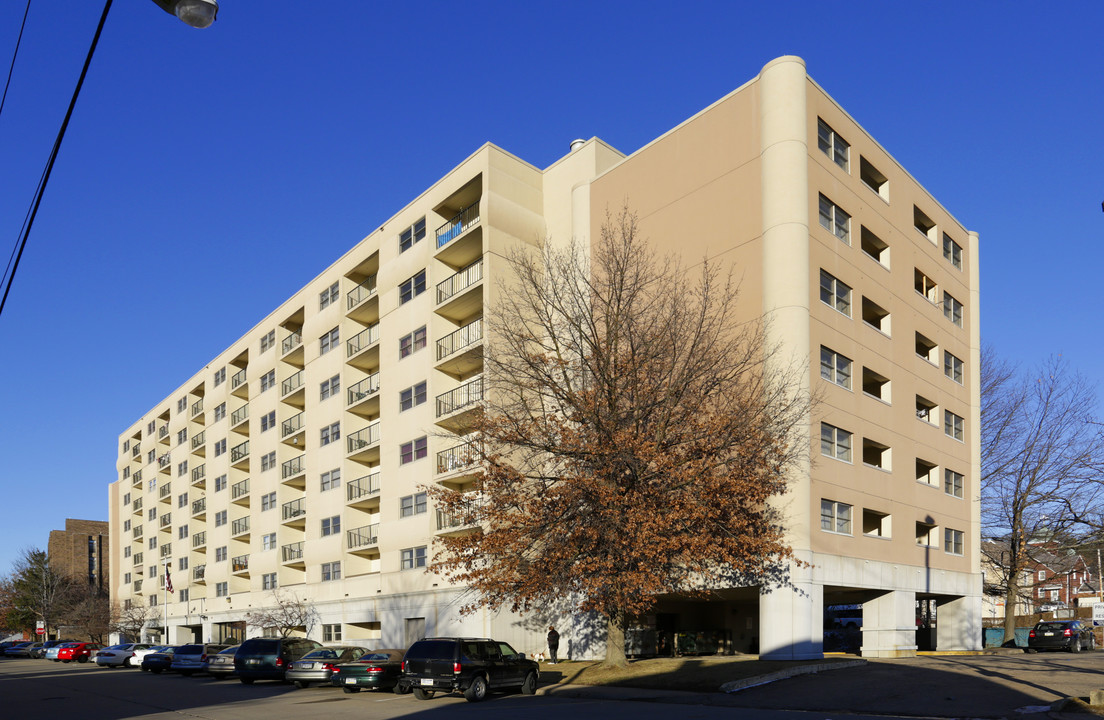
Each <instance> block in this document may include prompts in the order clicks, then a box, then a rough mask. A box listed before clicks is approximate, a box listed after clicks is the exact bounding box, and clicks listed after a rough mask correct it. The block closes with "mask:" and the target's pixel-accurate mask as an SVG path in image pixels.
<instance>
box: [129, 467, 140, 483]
mask: <svg viewBox="0 0 1104 720" xmlns="http://www.w3.org/2000/svg"><path fill="white" fill-rule="evenodd" d="M131 477H132V479H133V480H134V484H135V485H141V484H142V471H141V470H135V471H134V475H132V476H131Z"/></svg>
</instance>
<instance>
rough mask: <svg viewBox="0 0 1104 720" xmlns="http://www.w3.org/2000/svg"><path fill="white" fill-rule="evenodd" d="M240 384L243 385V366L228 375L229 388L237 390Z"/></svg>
mask: <svg viewBox="0 0 1104 720" xmlns="http://www.w3.org/2000/svg"><path fill="white" fill-rule="evenodd" d="M242 385H245V368H242V369H241V370H238V371H237V372H236V373H234V374H233V375H231V376H230V389H231V390H237V389H238V388H239V387H241V386H242Z"/></svg>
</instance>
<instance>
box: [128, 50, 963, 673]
mask: <svg viewBox="0 0 1104 720" xmlns="http://www.w3.org/2000/svg"><path fill="white" fill-rule="evenodd" d="M625 203H627V204H628V205H629V207H630V208H631V209H632V210H633V211H635V212H636V213H637V214H638V215H639V218H640V223H641V227H642V229H643V231H644V233H645V234H646V235H647V236H648V238H649V239H650V240H651V241H652V242H654V243H655V244H656V245H657V246H659V247H660V248H663V249H667V250H671V251H674V252H678V253H680V254H681V255H682V257H683V259H684V262H685V263H686V264H687V265H693V264H695V263H696V262H699V261H700V260H701V259H702V258H705V257H709V258H710V259H711V260H712V261H714V262H716V263H719V264H720V265H721V266H722V267H728V268H731V269H732V270H733V271H734V273H735V274H736V277H738V278H739V279H740V281H741V300H740V306H741V308H742V310H741V312H743V313H746V315H747V316H748V317H749V318H751V317H765V318H766V319H767V322H768V328H769V336H770V340H771V341H772V342H773V343H776V344H777V345H778V347H780V348H782V349H783V351H784V353H783V357H784V358H786V359H787V360H786V361H787V362H789V363H790V364H791V366H793V365H794V364H796V365H797V366H799V367H801V368H803V377H804V378H805V380H804V382H803V383H802V385H801V387H800V388H799V392H803V393H813V394H815V396H817V397H819V398H820V401H819V403H818V404H817V405H816V406H815V408H814V411H813V413H812V415H811V416H810V418H809V423H808V430H809V435H808V437H807V442H808V447H809V461H808V463H807V464H806V466H805V467H803V468H802V469H800V470H799V471H798V472H796V473H795V476H794V477H793V478H791V491H790V492H789V493H788V494H787V495H786V496H785V497H783V498H781V499H780V500H779V507H780V509H781V510H782V512H783V513H784V516H785V518H786V522H787V528H788V533H789V538H790V542H791V543H792V545H793V547H794V549H795V551H796V554H797V556H798V557H799V558H800V559H801V560H803V561H805V564H803V565H801V566H795V567H794V568H793V570H792V580H793V582H792V586H791V587H787V588H784V589H778V588H758V587H751V588H731V589H728V590H724V591H720V592H717V593H714V594H713V595H711V596H710V597H709V598H707V599H687V598H679V597H663V598H660V599H659V604H658V605H657V607H656V611H655V613H654V614H652V615H649V616H648V617H646V618H640V619H639V621H638V624H639V626H640V627H641V629H643V630H644V631H656V632H657V633H659V634H664V633H667V634H677V633H685V634H686V635H687V636H693V635H695V634H696V635H697V636H699V637H701V636H706V635H708V636H709V637H712V638H715V639H717V642H718V646H719V647H721V648H723V649H725V650H730V651H742V652H756V651H757V652H760V653H762V654H763V655H764V656H767V657H777V658H793V659H798V658H809V657H819V656H820V655H821V654H822V652H823V648H824V646H823V640H824V631H825V629H826V627H825V612H826V608H828V607H831V606H833V605H841V604H842V605H856V606H857V605H858V604H861V606H862V610H861V617H862V653H863V654H864V655H867V656H875V657H898V656H908V655H912V654H914V653H915V652H916V649H917V638H918V633H917V618H918V617H919V615H918V610H917V608H918V606H921V605H923V606H925V607H927V608H928V609H929V610H930V608H931V607H933V606H934V607H936V608H937V612H936V613H935V618H934V630H932V635H931V636H932V637H934V638H935V640H934V643H935V644H936V645H937V647H938V648H939V649H974V648H978V647H979V646H980V642H981V629H980V626H981V574H980V565H979V548H978V522H979V510H978V488H977V477H978V468H979V442H978V434H977V432H978V423H979V400H978V369H979V362H978V352H979V350H978V348H979V333H978V265H977V258H978V239H977V235H976V234H975V233H972V232H970V231H968V230H966V228H964V227H963V226H962V225H961V224H960V223H959V222H958V221H956V220H955V219H954V218H953V217H952V216H951V215H950V213H949V212H948V211H947V210H945V209H944V208H943V207H942V206H941V205H940V204H939V203H938V202H937V201H936V200H935V199H934V198H933V197H932V196H931V195H930V194H928V193H927V192H926V191H925V190H924V189H923V188H922V187H921V186H920V185H919V184H918V183H917V182H916V181H915V180H914V179H913V178H912V177H911V176H910V175H909V174H908V173H907V172H906V171H905V169H904V168H902V167H901V166H900V165H899V164H898V163H897V162H896V161H895V160H894V159H893V158H892V157H891V156H890V155H889V154H888V153H887V152H886V150H885V149H883V148H882V147H881V146H880V145H878V144H877V142H875V141H874V139H873V138H871V137H870V136H869V135H868V134H867V133H866V132H865V131H864V130H863V129H862V128H861V127H860V126H859V125H858V124H857V123H856V122H855V120H853V119H852V118H851V117H850V116H849V115H848V114H847V113H846V112H845V111H844V110H843V109H842V108H841V107H840V106H839V105H838V104H837V103H836V102H835V101H833V100H832V99H831V98H830V97H829V96H828V95H827V94H826V93H825V92H824V91H823V90H822V89H821V88H820V87H819V86H818V85H817V84H816V83H815V82H814V81H813V80H812V79H811V78H810V77H809V76H808V75H807V74H806V70H805V65H804V63H803V62H802V61H801V60H800V59H799V58H795V57H783V58H779V59H777V60H775V61H773V62H771V63H769V64H768V65H767V66H766V67H764V68H763V70H762V71H761V73H760V74H759V75H758V76H757V77H756V78H754V79H753V80H751V81H750V82H748V83H746V84H745V85H743V86H742V87H740V88H738V89H737V90H735V91H734V92H732V93H731V94H729V95H728V96H726V97H724V98H722V99H721V100H719V101H717V102H716V103H715V104H713V105H712V106H710V107H708V108H706V109H704V110H702V111H701V112H700V113H698V114H697V115H695V116H694V117H692V118H690V119H688V120H687V121H685V122H684V123H682V124H681V125H679V126H678V127H676V128H674V129H673V130H671V131H669V132H668V133H666V134H664V135H662V136H660V137H659V138H656V139H655V140H654V141H652V142H651V143H649V144H648V145H647V146H645V147H643V148H641V149H640V150H638V151H636V152H634V153H632V154H631V155H627V156H626V155H624V154H623V153H621V152H619V151H617V150H615V149H614V148H612V147H610V146H609V145H607V144H605V143H603V142H602V141H601V140H598V139H596V138H595V139H591V140H589V141H585V142H584V141H576V142H574V143H572V144H571V150H570V152H569V153H568V154H567V155H565V156H564V157H563V158H561V159H560V160H558V161H557V162H555V163H554V164H553V165H552V166H550V167H548V168H546V169H544V170H541V169H539V168H536V167H534V166H532V165H530V164H529V163H526V162H525V161H524V160H521V159H519V158H517V157H515V156H513V155H510V154H509V153H507V152H506V151H504V150H502V149H500V148H497V147H495V146H493V145H489V144H488V145H485V146H484V147H482V148H480V149H479V150H478V151H476V152H475V153H474V154H472V155H471V156H470V157H468V158H467V159H466V160H464V161H463V162H462V163H460V165H458V166H457V167H456V168H455V169H454V170H453V171H451V172H450V173H448V174H447V175H446V176H445V177H443V178H441V179H440V180H439V181H437V182H436V183H434V184H433V185H432V186H431V187H430V188H429V189H427V190H426V191H425V192H424V193H423V194H422V195H420V196H419V197H417V198H415V199H414V200H413V201H411V202H410V204H409V205H407V206H406V207H405V208H403V209H402V210H400V211H399V212H398V213H397V214H396V215H394V216H393V217H391V218H389V219H387V220H385V221H384V222H382V223H381V225H380V227H379V228H378V229H377V230H375V231H373V232H372V233H371V234H369V235H368V236H367V237H366V238H364V239H363V240H361V241H360V242H359V243H357V244H356V245H355V246H354V247H353V248H352V249H351V250H350V251H349V252H347V253H346V254H345V255H344V256H343V257H341V258H340V259H338V260H337V261H336V262H335V263H334V264H333V265H331V266H330V267H329V268H327V269H326V270H325V271H324V272H322V273H321V274H320V275H319V276H318V277H317V278H315V279H314V280H313V281H312V282H311V283H309V284H308V285H307V286H306V287H304V288H302V289H300V290H299V291H297V292H296V293H295V294H294V295H293V296H292V297H291V298H289V299H288V300H287V301H286V302H285V303H283V304H282V305H280V307H278V308H276V309H275V310H274V311H273V312H272V313H271V314H270V315H268V317H266V318H264V319H263V320H262V321H261V322H260V323H258V324H257V325H256V326H255V327H254V328H252V329H251V330H249V331H248V332H246V333H245V334H244V335H243V336H242V337H241V338H239V339H238V340H237V341H235V342H234V343H233V344H232V345H230V347H228V348H227V349H226V350H225V351H223V352H222V353H220V354H219V355H218V356H217V357H216V358H214V359H213V360H212V361H211V362H210V363H209V364H208V365H207V366H206V367H204V368H202V369H200V370H199V371H198V372H197V373H196V374H195V375H194V376H193V377H191V378H190V379H189V380H187V381H186V382H185V383H183V384H182V385H180V386H179V387H177V388H176V389H174V390H173V391H172V392H170V393H169V394H168V395H167V396H166V397H165V398H164V399H162V400H161V401H160V402H158V403H157V404H156V405H154V406H153V407H152V408H151V409H150V410H149V412H147V413H146V414H145V415H143V416H142V417H141V418H139V419H137V421H136V422H135V423H134V424H133V425H132V426H131V427H129V428H128V429H127V430H126V431H125V432H123V433H122V434H121V435H120V438H119V448H118V452H119V459H118V467H117V469H118V479H117V480H116V481H115V482H114V483H112V485H111V487H110V524H111V534H112V542H111V544H110V547H111V553H112V556H113V557H112V562H111V563H110V567H111V588H112V595H113V597H114V598H115V599H116V600H118V601H120V602H121V603H124V604H126V603H130V604H142V605H151V606H156V608H157V615H158V617H159V618H165V619H166V620H167V631H166V629H165V628H164V627H163V626H164V625H165V624H166V621H165V620H162V619H158V620H151V623H150V626H149V631H150V633H155V634H158V635H162V634H163V633H165V632H167V634H168V640H169V641H173V642H182V641H188V640H192V639H202V640H206V639H211V640H220V639H231V638H240V637H242V636H243V635H246V634H248V635H252V634H255V633H260V632H261V631H262V628H254V627H248V626H247V623H246V615H247V614H248V613H249V612H251V611H255V610H257V609H258V608H263V607H265V606H266V605H271V604H272V603H273V592H272V589H273V588H276V587H279V588H281V589H282V591H283V592H286V593H298V594H299V596H301V597H304V598H309V600H310V602H311V603H313V605H314V607H315V608H316V609H317V612H318V625H317V626H316V627H314V628H312V629H311V631H310V632H311V635H312V637H315V638H316V639H319V640H323V641H336V640H342V641H351V642H357V643H361V644H368V645H384V646H388V647H395V646H405V645H406V644H408V643H409V642H411V640H412V639H414V638H416V637H419V636H422V635H430V634H472V635H480V636H493V637H496V638H499V639H502V640H506V641H509V642H511V643H512V644H514V645H515V647H518V648H519V649H524V650H525V651H526V652H533V651H536V650H539V649H542V648H543V645H544V641H543V635H544V632H543V631H544V629H546V628H547V625H548V622H549V620H552V621H554V622H555V624H556V625H557V627H558V628H559V629H560V632H561V635H562V636H563V638H562V640H561V648H562V649H563V648H567V649H568V652H570V653H571V654H572V656H575V657H583V656H587V655H591V654H594V653H597V652H600V647H597V646H594V645H590V644H588V643H587V642H586V640H585V639H584V637H583V634H584V633H583V632H582V626H583V625H584V624H585V621H584V620H583V619H580V618H579V617H577V616H574V615H558V616H557V615H556V614H555V609H549V611H548V613H546V614H545V615H544V616H542V617H541V618H518V617H516V616H512V615H509V614H507V613H502V614H497V615H495V614H491V613H477V614H474V615H469V616H461V615H460V614H459V613H458V607H459V605H460V604H462V602H463V600H464V597H463V592H464V589H463V588H458V587H453V586H450V584H449V583H448V582H447V581H446V580H445V579H444V578H441V577H439V576H436V575H433V574H429V573H427V572H426V571H425V567H426V565H427V563H428V562H429V561H431V559H432V555H433V553H434V538H435V537H438V536H439V535H441V534H442V533H448V532H456V531H458V530H461V529H460V528H457V527H455V526H454V524H453V523H452V522H451V520H450V519H449V518H448V517H444V516H442V515H440V514H439V513H437V512H436V511H435V509H434V508H433V507H431V506H430V505H429V504H428V503H427V501H426V497H425V494H424V491H423V489H422V488H423V487H424V486H427V485H431V484H433V483H445V484H448V485H449V486H451V487H458V488H464V487H467V486H470V485H471V483H472V482H473V481H474V479H475V476H476V472H477V471H476V469H475V468H474V467H472V466H471V465H470V464H469V463H468V454H467V452H466V447H467V443H468V442H470V440H471V438H470V437H468V436H469V435H470V432H471V420H472V412H473V411H474V410H475V408H476V407H477V406H478V404H479V403H480V401H481V400H482V396H483V394H482V358H483V346H484V343H485V342H493V336H491V335H485V333H484V328H483V323H482V318H483V314H484V309H485V308H489V307H492V306H493V305H494V303H495V298H496V293H497V292H499V288H500V287H501V280H502V278H503V277H504V274H505V273H506V272H507V268H506V264H505V262H504V260H503V256H504V255H505V253H506V252H507V251H508V250H509V249H510V248H511V247H514V246H517V245H518V244H528V245H536V244H538V243H540V242H542V241H544V240H545V239H550V240H551V241H553V242H555V241H556V240H558V239H566V238H570V237H572V236H574V237H577V238H580V239H584V240H586V239H589V238H595V237H597V236H598V232H599V228H600V226H601V223H602V221H603V219H604V217H605V213H606V210H607V209H610V210H613V211H616V210H617V209H619V208H620V207H621V206H622V205H623V204H625ZM166 566H168V567H169V568H170V570H171V573H172V575H171V579H172V586H173V590H174V592H173V593H171V594H167V593H166V589H165V587H164V580H165V577H164V575H165V567H166ZM166 600H167V603H168V604H167V606H166V605H165V603H166ZM925 617H929V616H927V615H926V616H925ZM645 634H646V633H645ZM642 636H643V635H642Z"/></svg>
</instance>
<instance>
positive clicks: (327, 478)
mask: <svg viewBox="0 0 1104 720" xmlns="http://www.w3.org/2000/svg"><path fill="white" fill-rule="evenodd" d="M338 487H341V468H335V469H333V470H330V471H329V472H324V473H322V489H323V490H333V489H334V488H338Z"/></svg>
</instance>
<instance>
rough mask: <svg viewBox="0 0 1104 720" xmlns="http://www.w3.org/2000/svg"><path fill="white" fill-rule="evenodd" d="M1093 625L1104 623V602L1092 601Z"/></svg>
mask: <svg viewBox="0 0 1104 720" xmlns="http://www.w3.org/2000/svg"><path fill="white" fill-rule="evenodd" d="M1092 609H1093V625H1104V603H1099V602H1098V603H1093V606H1092Z"/></svg>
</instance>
